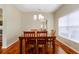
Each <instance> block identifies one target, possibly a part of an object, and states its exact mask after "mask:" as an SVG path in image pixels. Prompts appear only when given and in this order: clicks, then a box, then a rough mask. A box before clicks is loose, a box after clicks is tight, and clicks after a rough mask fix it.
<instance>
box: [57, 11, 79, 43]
mask: <svg viewBox="0 0 79 59" xmlns="http://www.w3.org/2000/svg"><path fill="white" fill-rule="evenodd" d="M58 35H59V36H62V37H64V38H67V39H70V40H72V41H74V42H76V43H79V11H75V12H73V13H70V14H67V15H65V16H63V17H60V18H59V21H58Z"/></svg>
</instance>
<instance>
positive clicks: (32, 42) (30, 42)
mask: <svg viewBox="0 0 79 59" xmlns="http://www.w3.org/2000/svg"><path fill="white" fill-rule="evenodd" d="M24 37H35V32H31V31H29V32H28V31H26V32H24ZM35 43H36V41H35V40H33V39H29V40H27V43H26V44H27V48H28V51H29V53H32V52H33V53H35V52H34V50H35Z"/></svg>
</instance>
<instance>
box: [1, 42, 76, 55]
mask: <svg viewBox="0 0 79 59" xmlns="http://www.w3.org/2000/svg"><path fill="white" fill-rule="evenodd" d="M59 45H61V44H59V43H58V44H56V54H67V53H69V54H72V53H74V54H75V52H73V51H72V50H70V49H69V48H67V47H65V49H63V48H62V47H61V46H59ZM63 46H64V45H63ZM68 50H70V51H68ZM51 51H52V49H50V48H49V49H48V52H49V54H52V53H51ZM65 51H66V52H65ZM0 53H1V54H20V51H19V41H17V42H16V43H14V44H13V45H11V46H10V47H8V48H7V49H0Z"/></svg>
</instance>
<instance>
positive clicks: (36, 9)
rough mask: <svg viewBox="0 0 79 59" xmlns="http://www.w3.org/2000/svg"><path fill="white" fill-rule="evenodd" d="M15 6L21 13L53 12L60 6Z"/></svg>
mask: <svg viewBox="0 0 79 59" xmlns="http://www.w3.org/2000/svg"><path fill="white" fill-rule="evenodd" d="M15 6H16V8H17V9H19V10H20V11H22V12H54V11H55V10H57V9H58V8H59V7H60V6H61V4H18V5H15Z"/></svg>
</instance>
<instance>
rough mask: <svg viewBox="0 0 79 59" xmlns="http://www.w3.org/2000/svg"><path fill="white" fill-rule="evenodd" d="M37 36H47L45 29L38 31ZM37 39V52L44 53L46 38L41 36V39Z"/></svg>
mask: <svg viewBox="0 0 79 59" xmlns="http://www.w3.org/2000/svg"><path fill="white" fill-rule="evenodd" d="M37 37H47V31H38V32H37ZM37 41H38V43H37V45H38V49H39V52H40V53H41V52H42V53H45V52H44V50H45V46H46V38H45V39H43V38H41V39H38V40H37Z"/></svg>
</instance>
